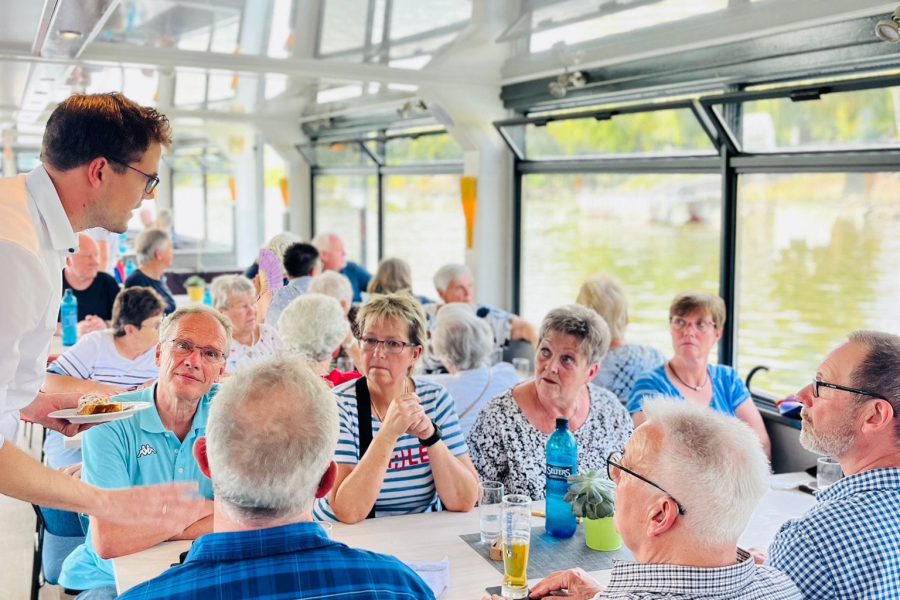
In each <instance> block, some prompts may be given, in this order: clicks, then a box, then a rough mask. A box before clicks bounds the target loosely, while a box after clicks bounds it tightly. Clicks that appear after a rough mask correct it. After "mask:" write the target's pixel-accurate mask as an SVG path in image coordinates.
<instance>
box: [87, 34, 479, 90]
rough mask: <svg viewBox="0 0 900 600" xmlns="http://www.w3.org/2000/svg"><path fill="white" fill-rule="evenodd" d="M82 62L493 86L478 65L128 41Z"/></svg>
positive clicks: (99, 47) (96, 48) (94, 48)
mask: <svg viewBox="0 0 900 600" xmlns="http://www.w3.org/2000/svg"><path fill="white" fill-rule="evenodd" d="M81 58H82V59H83V60H84V61H85V62H95V63H96V62H100V63H113V64H140V65H151V66H156V67H163V68H170V69H174V68H175V67H187V68H195V69H215V70H223V71H238V72H247V73H283V74H285V75H289V76H291V77H295V78H298V79H308V80H328V81H347V82H354V83H355V82H379V83H400V84H407V85H423V84H466V85H496V81H493V80H492V79H491V78H490V77H486V76H485V75H484V74H480V73H479V72H478V70H477V69H470V70H468V71H462V70H460V71H457V70H450V69H440V70H430V69H427V68H425V69H422V70H414V69H398V68H395V67H388V66H384V65H380V64H362V63H351V62H345V61H339V60H328V59H313V58H284V59H282V58H269V57H267V56H250V55H246V54H225V53H211V52H199V51H193V50H178V49H173V48H146V47H142V46H135V45H131V44H111V43H106V42H95V43H93V44H91V45H90V46H89V47H88V48H86V49H85V51H84V52H83V53H82V55H81Z"/></svg>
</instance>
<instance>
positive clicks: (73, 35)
mask: <svg viewBox="0 0 900 600" xmlns="http://www.w3.org/2000/svg"><path fill="white" fill-rule="evenodd" d="M83 35H84V34H83V33H81V32H80V31H78V30H75V29H60V30H59V38H60V39H61V40H65V41H67V42H71V41H74V40H80V39H81V36H83Z"/></svg>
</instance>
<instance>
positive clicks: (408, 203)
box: [384, 175, 466, 298]
mask: <svg viewBox="0 0 900 600" xmlns="http://www.w3.org/2000/svg"><path fill="white" fill-rule="evenodd" d="M385 186H386V190H385V217H384V218H385V223H384V236H385V240H384V253H385V257H390V256H396V257H399V258H402V259H403V260H405V261H407V262H408V263H409V265H410V268H411V270H412V279H413V291H414V292H415V293H416V294H421V295H424V296H428V297H430V298H437V292H436V291H435V289H434V284H433V283H432V276H433V275H434V272H435V271H437V270H438V268H440V267H441V266H442V265H444V264H445V263H448V262H456V263H462V262H465V248H466V246H465V244H466V229H465V219H464V217H463V212H462V205H461V204H460V200H459V193H460V192H459V176H457V175H427V176H407V175H395V176H390V177H386V178H385Z"/></svg>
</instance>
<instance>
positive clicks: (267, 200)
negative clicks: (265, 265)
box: [263, 144, 287, 240]
mask: <svg viewBox="0 0 900 600" xmlns="http://www.w3.org/2000/svg"><path fill="white" fill-rule="evenodd" d="M263 164H264V169H265V173H264V174H263V194H264V200H263V202H264V204H265V208H264V213H265V231H266V234H265V239H267V240H269V239H272V236H273V235H275V234H276V233H280V232H282V231H284V230H285V222H284V217H285V215H286V214H287V203H286V201H285V196H286V194H287V179H286V178H285V177H286V175H285V163H284V159H283V158H282V157H281V155H280V154H278V152H276V151H275V149H274V148H273V147H272V146H269V145H268V144H266V145H265V147H264V149H263Z"/></svg>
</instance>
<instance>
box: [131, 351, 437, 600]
mask: <svg viewBox="0 0 900 600" xmlns="http://www.w3.org/2000/svg"><path fill="white" fill-rule="evenodd" d="M337 437H338V414H337V406H336V404H335V402H334V398H333V397H332V395H331V394H330V393H329V391H328V388H327V387H326V386H325V384H324V383H323V381H322V380H321V379H320V378H319V377H318V376H317V375H316V374H315V373H313V372H312V371H311V370H310V369H309V367H307V366H305V365H303V364H301V363H300V361H297V360H291V359H287V358H279V359H274V360H271V361H267V362H264V363H260V364H257V365H253V366H251V367H248V368H246V369H243V370H240V371H238V372H237V373H236V374H234V375H232V376H231V377H230V378H228V380H226V382H225V383H224V384H223V385H222V387H221V389H220V390H219V393H218V395H217V396H216V401H215V403H214V404H213V406H212V409H211V410H210V414H209V420H208V422H207V426H206V438H201V439H199V440H198V441H197V443H196V444H195V446H194V456H195V457H196V459H197V462H198V464H199V465H200V469H201V470H202V471H203V473H204V474H206V475H207V476H208V477H210V478H211V479H212V485H213V490H214V491H215V512H214V522H213V531H214V533H212V534H209V535H206V536H203V537H201V538H199V539H198V540H197V541H196V542H195V543H194V545H193V546H192V547H191V550H190V551H189V552H188V554H187V557H186V558H185V560H184V562H183V564H181V565H178V566H176V567H174V568H172V569H170V570H169V571H167V572H165V573H163V574H162V575H160V576H159V577H157V578H156V579H153V580H151V581H148V582H146V583H143V584H141V585H139V586H137V587H135V588H133V589H131V590H129V591H128V592H127V593H125V594H124V595H122V596H121V598H122V599H123V600H128V599H131V600H134V599H151V598H159V599H163V598H174V597H177V598H196V599H201V598H203V599H206V598H219V599H226V598H256V599H272V598H297V599H303V598H325V597H328V598H349V597H358V598H363V597H365V598H371V599H375V600H379V599H385V600H387V599H390V600H418V599H422V598H425V599H432V600H433V598H434V595H433V594H432V593H431V590H430V589H429V588H428V586H426V585H425V583H424V582H423V581H422V580H421V579H420V578H419V577H418V576H417V575H416V574H415V573H414V572H413V571H412V570H411V569H410V568H409V567H407V566H405V565H404V564H403V563H401V562H400V561H399V560H397V559H395V558H393V557H390V556H384V555H380V554H376V553H374V552H367V551H364V550H356V549H353V548H348V547H347V546H345V545H344V544H341V543H339V542H334V541H331V540H330V539H329V538H328V536H327V535H326V534H325V532H324V531H323V530H322V528H321V526H320V525H319V524H318V523H314V522H312V520H311V512H312V504H313V500H314V499H315V498H321V497H322V496H324V495H325V494H326V493H327V492H328V490H329V489H330V488H331V485H332V484H333V483H334V477H335V473H336V472H337V466H336V465H335V463H334V461H333V460H332V457H333V456H334V451H335V446H336V444H337Z"/></svg>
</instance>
